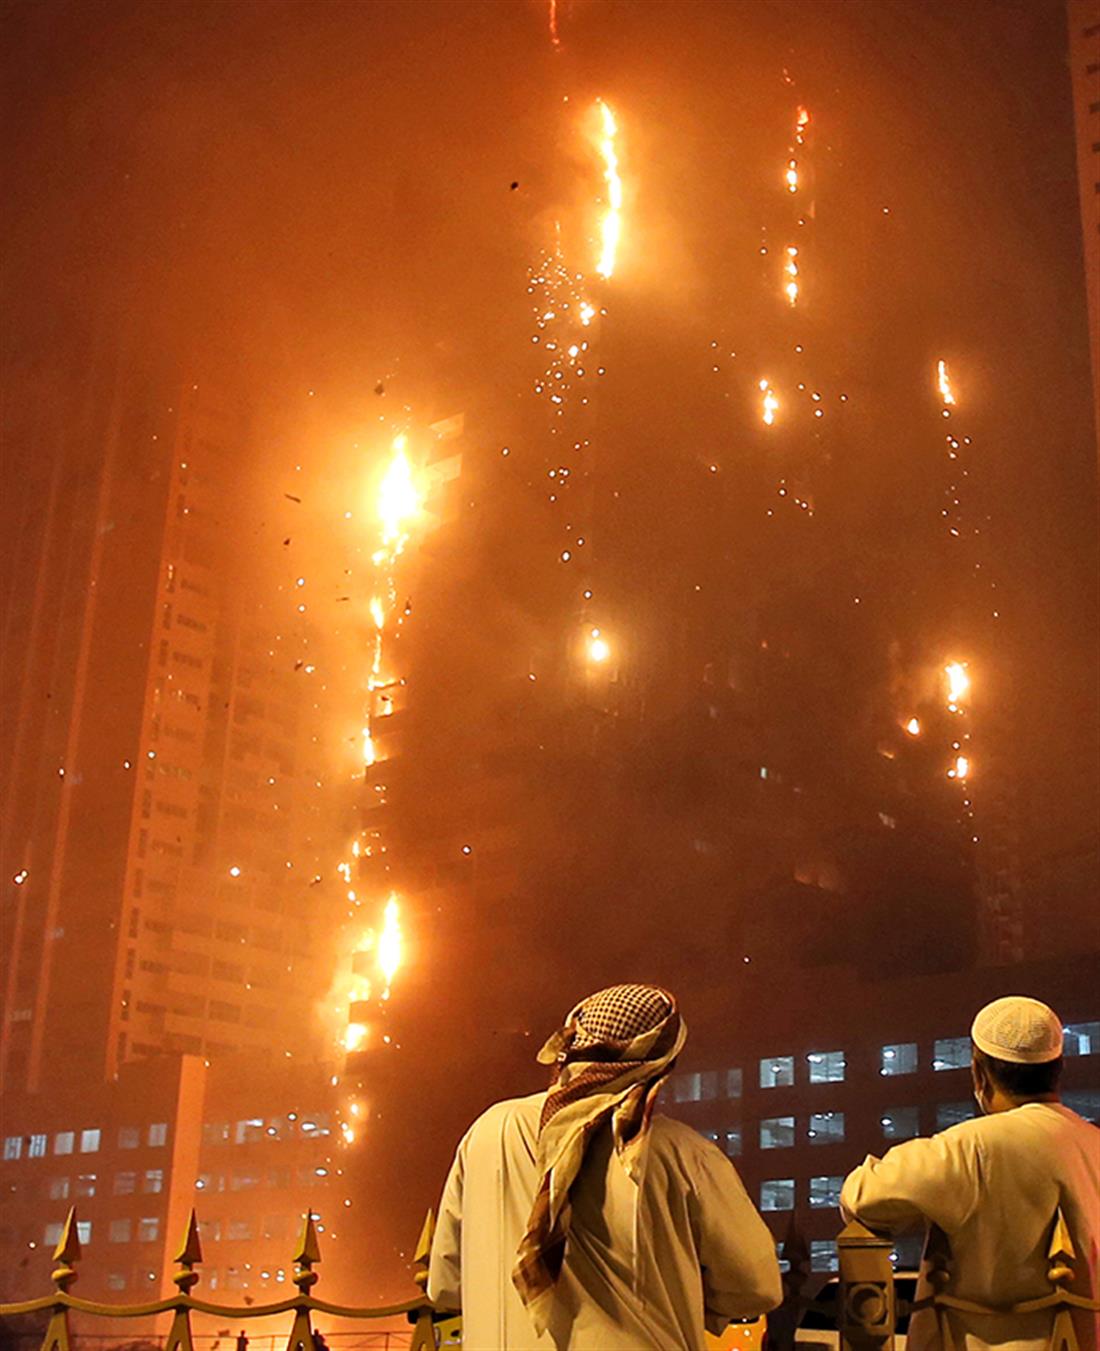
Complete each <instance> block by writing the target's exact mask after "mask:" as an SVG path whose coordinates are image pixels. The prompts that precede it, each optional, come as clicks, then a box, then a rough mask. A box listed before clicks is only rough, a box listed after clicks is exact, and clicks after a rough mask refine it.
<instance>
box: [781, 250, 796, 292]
mask: <svg viewBox="0 0 1100 1351" xmlns="http://www.w3.org/2000/svg"><path fill="white" fill-rule="evenodd" d="M797 259H798V250H797V249H796V248H795V246H794V245H793V244H788V245H787V261H786V262H785V263H784V264H783V271H784V272H785V273H786V275H787V283H786V285H785V286H784V287H783V291H784V293H785V294H786V297H787V302H788V304H790V305H796V304H797V303H798V262H797Z"/></svg>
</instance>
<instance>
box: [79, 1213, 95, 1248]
mask: <svg viewBox="0 0 1100 1351" xmlns="http://www.w3.org/2000/svg"><path fill="white" fill-rule="evenodd" d="M76 1236H77V1238H78V1239H79V1240H80V1242H81V1243H82V1244H83V1245H84V1246H85V1247H87V1246H88V1244H89V1243H91V1241H92V1222H91V1220H77V1222H76Z"/></svg>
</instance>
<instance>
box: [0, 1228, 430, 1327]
mask: <svg viewBox="0 0 1100 1351" xmlns="http://www.w3.org/2000/svg"><path fill="white" fill-rule="evenodd" d="M434 1228H435V1222H434V1220H433V1217H432V1214H431V1212H430V1211H429V1213H428V1215H427V1218H426V1219H425V1221H424V1227H423V1228H422V1229H421V1231H420V1238H419V1240H418V1242H417V1245H416V1251H415V1252H414V1254H413V1266H414V1273H413V1280H414V1281H415V1283H416V1284H417V1285H418V1286H419V1287H420V1294H419V1295H417V1296H416V1297H415V1298H414V1299H409V1300H405V1301H404V1302H403V1303H400V1304H383V1305H376V1306H373V1307H370V1308H361V1307H357V1306H355V1305H349V1304H334V1303H331V1302H330V1301H329V1300H325V1299H318V1298H317V1296H316V1295H315V1294H314V1293H313V1287H314V1286H315V1285H316V1284H317V1281H318V1279H319V1275H318V1273H317V1272H316V1271H314V1267H315V1266H317V1264H318V1263H319V1262H320V1260H321V1248H320V1244H319V1242H318V1239H317V1230H316V1227H315V1226H314V1223H313V1217H312V1216H311V1215H310V1216H307V1217H306V1219H305V1221H304V1222H303V1225H302V1232H301V1237H300V1238H299V1240H298V1246H297V1248H296V1249H295V1252H294V1257H293V1262H294V1275H293V1283H294V1285H296V1286H297V1287H298V1292H297V1294H296V1295H292V1296H290V1297H289V1298H287V1299H283V1300H279V1301H278V1302H277V1303H275V1304H258V1305H257V1304H250V1305H245V1306H234V1305H230V1304H213V1303H211V1302H210V1301H209V1300H205V1299H201V1298H199V1297H198V1296H196V1295H195V1294H193V1293H192V1291H193V1290H194V1288H195V1286H196V1285H197V1284H198V1283H199V1280H200V1273H199V1272H198V1271H196V1270H195V1268H196V1267H197V1266H199V1265H200V1264H201V1262H202V1243H201V1242H200V1239H199V1226H198V1221H197V1219H196V1217H195V1212H194V1211H193V1210H192V1211H191V1215H190V1218H189V1220H188V1223H187V1232H186V1234H185V1235H184V1239H183V1243H182V1245H181V1246H180V1250H179V1252H178V1253H177V1254H176V1256H175V1258H174V1259H173V1260H174V1262H175V1264H176V1266H177V1270H176V1272H175V1273H174V1275H173V1276H172V1280H173V1283H174V1284H175V1286H176V1290H177V1293H176V1294H174V1295H169V1296H168V1297H167V1298H166V1299H159V1300H153V1301H151V1302H149V1303H145V1304H100V1303H98V1302H97V1301H94V1300H89V1299H80V1298H79V1297H78V1296H76V1295H72V1294H70V1293H69V1290H70V1287H71V1286H72V1285H73V1283H74V1281H75V1280H76V1278H77V1264H78V1262H79V1261H80V1255H81V1248H80V1236H79V1233H78V1231H77V1220H76V1207H75V1206H73V1207H72V1208H71V1209H70V1211H69V1214H68V1217H67V1218H66V1220H65V1223H64V1225H63V1226H62V1230H61V1237H60V1239H59V1240H58V1243H57V1247H56V1248H55V1249H54V1253H53V1260H54V1262H55V1264H56V1265H55V1267H54V1270H53V1274H52V1277H51V1279H52V1281H53V1284H54V1289H53V1290H52V1291H51V1292H50V1293H49V1294H47V1295H43V1296H42V1297H41V1298H40V1299H30V1300H25V1301H23V1302H22V1303H19V1304H0V1318H15V1317H18V1316H20V1315H25V1314H36V1313H37V1314H41V1313H46V1314H48V1315H49V1321H48V1322H47V1324H46V1335H45V1336H44V1338H43V1339H42V1347H41V1351H72V1348H73V1335H72V1328H71V1325H70V1315H71V1314H74V1313H75V1314H87V1315H90V1316H91V1317H93V1318H122V1319H124V1318H151V1317H156V1316H157V1315H161V1314H171V1315H172V1321H171V1326H170V1328H169V1330H168V1336H167V1338H166V1340H165V1342H164V1351H195V1341H194V1335H193V1333H192V1328H191V1315H192V1314H210V1315H213V1316H215V1317H218V1318H220V1319H224V1320H228V1321H230V1322H233V1323H239V1322H251V1321H252V1320H254V1319H257V1318H271V1317H274V1316H276V1315H278V1314H293V1320H292V1323H291V1328H290V1336H289V1340H288V1341H287V1351H318V1348H320V1347H323V1346H324V1345H325V1343H324V1340H323V1339H322V1338H320V1337H319V1336H318V1335H317V1334H315V1332H314V1328H313V1321H312V1320H313V1316H314V1315H315V1314H327V1315H329V1316H331V1317H336V1318H346V1319H351V1320H353V1321H357V1322H378V1321H380V1320H383V1319H395V1318H401V1317H402V1316H403V1317H405V1318H406V1319H407V1320H408V1322H410V1323H411V1324H412V1334H411V1341H410V1342H409V1344H408V1348H409V1351H436V1337H435V1331H434V1328H433V1322H434V1310H433V1306H432V1303H431V1301H430V1300H429V1299H428V1297H427V1295H426V1293H425V1288H426V1286H427V1282H428V1256H429V1254H430V1252H431V1246H432V1233H433V1231H434Z"/></svg>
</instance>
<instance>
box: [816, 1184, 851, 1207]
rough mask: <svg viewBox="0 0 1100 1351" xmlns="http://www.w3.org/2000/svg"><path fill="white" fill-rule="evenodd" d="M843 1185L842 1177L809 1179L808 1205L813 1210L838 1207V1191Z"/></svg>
mask: <svg viewBox="0 0 1100 1351" xmlns="http://www.w3.org/2000/svg"><path fill="white" fill-rule="evenodd" d="M843 1185H844V1178H843V1177H812V1178H810V1205H811V1206H812V1207H813V1208H814V1209H815V1210H820V1209H822V1207H825V1206H829V1207H832V1206H838V1205H840V1189H841V1187H842V1186H843Z"/></svg>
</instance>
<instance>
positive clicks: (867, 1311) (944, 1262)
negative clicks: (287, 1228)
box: [0, 1207, 1100, 1351]
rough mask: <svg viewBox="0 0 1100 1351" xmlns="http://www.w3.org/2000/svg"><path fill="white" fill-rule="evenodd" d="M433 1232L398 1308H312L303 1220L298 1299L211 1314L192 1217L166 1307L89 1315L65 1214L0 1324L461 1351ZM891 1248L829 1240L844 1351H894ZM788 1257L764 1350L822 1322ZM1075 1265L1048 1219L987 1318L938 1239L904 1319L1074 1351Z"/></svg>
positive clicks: (852, 1231) (188, 1350)
mask: <svg viewBox="0 0 1100 1351" xmlns="http://www.w3.org/2000/svg"><path fill="white" fill-rule="evenodd" d="M433 1229H434V1221H433V1218H432V1215H431V1214H430V1213H429V1214H428V1216H427V1218H426V1219H425V1221H424V1227H423V1229H422V1230H421V1233H420V1239H419V1241H418V1242H417V1245H416V1251H415V1253H414V1255H413V1265H414V1268H415V1270H414V1275H413V1280H414V1281H415V1283H416V1284H417V1285H418V1286H419V1287H420V1293H419V1294H418V1295H417V1296H416V1297H415V1298H413V1299H410V1300H406V1301H405V1302H404V1303H401V1304H386V1305H377V1306H373V1307H368V1308H361V1307H356V1306H354V1305H345V1304H333V1303H330V1302H328V1301H327V1300H323V1299H318V1298H317V1297H316V1296H315V1295H314V1294H313V1293H312V1292H313V1287H314V1286H315V1285H316V1284H317V1280H318V1275H317V1272H316V1271H314V1269H313V1268H314V1267H315V1266H316V1265H317V1263H318V1262H320V1260H321V1253H320V1248H319V1245H318V1241H317V1231H316V1229H315V1227H314V1224H313V1218H312V1216H309V1217H307V1218H306V1220H305V1222H304V1224H303V1226H302V1233H301V1238H300V1239H299V1242H298V1246H297V1249H296V1251H295V1253H294V1258H293V1261H294V1278H293V1281H294V1284H295V1285H296V1286H297V1294H296V1295H294V1296H292V1297H291V1298H289V1299H284V1300H280V1301H279V1302H278V1303H275V1304H262V1305H247V1306H239V1307H238V1306H233V1305H223V1304H212V1303H210V1302H209V1301H207V1300H204V1299H199V1298H197V1297H196V1296H195V1295H194V1294H192V1290H193V1289H194V1287H195V1285H197V1284H198V1281H199V1273H198V1272H197V1271H196V1270H195V1267H196V1266H198V1265H199V1264H200V1263H201V1262H202V1247H201V1244H200V1242H199V1230H198V1222H197V1220H196V1218H195V1212H194V1211H193V1210H192V1212H191V1216H190V1219H189V1221H188V1225H187V1233H186V1235H185V1237H184V1241H183V1244H182V1246H181V1247H180V1250H179V1252H178V1253H177V1255H176V1257H175V1259H174V1260H175V1262H176V1265H177V1267H178V1270H177V1271H176V1273H175V1275H174V1276H173V1277H172V1279H173V1281H174V1283H175V1285H176V1288H177V1293H176V1294H175V1295H172V1296H170V1297H168V1298H167V1299H161V1300H156V1301H153V1302H151V1303H145V1304H99V1303H96V1302H94V1301H92V1300H85V1299H79V1298H77V1297H76V1296H75V1295H72V1294H70V1293H69V1288H70V1286H71V1285H72V1284H73V1282H74V1281H75V1280H76V1277H77V1263H78V1262H79V1260H80V1239H79V1236H78V1233H77V1223H76V1208H75V1207H73V1208H72V1209H71V1210H70V1211H69V1214H68V1218H67V1219H66V1221H65V1225H64V1227H63V1229H62V1232H61V1237H60V1240H59V1241H58V1244H57V1247H56V1249H55V1250H54V1254H53V1258H54V1262H55V1263H56V1266H55V1268H54V1271H53V1275H52V1280H53V1284H54V1289H53V1290H52V1291H51V1292H50V1293H48V1294H46V1295H43V1296H42V1297H41V1298H39V1299H32V1300H26V1301H24V1302H23V1303H19V1304H0V1318H5V1319H10V1318H17V1317H19V1316H20V1315H34V1314H45V1315H47V1316H48V1322H47V1324H46V1333H45V1337H44V1338H43V1339H42V1341H41V1344H40V1348H41V1351H78V1343H79V1351H84V1349H85V1348H86V1351H93V1348H94V1347H97V1346H99V1345H102V1346H104V1347H105V1346H106V1344H107V1343H108V1342H110V1343H112V1344H113V1345H114V1346H115V1347H116V1348H117V1347H119V1346H120V1345H127V1344H126V1343H125V1339H122V1340H121V1341H120V1339H119V1338H118V1337H117V1336H116V1337H109V1336H107V1335H104V1336H102V1337H101V1336H100V1335H99V1334H90V1335H82V1336H81V1337H80V1338H79V1339H77V1338H74V1335H73V1331H72V1328H71V1324H70V1315H71V1314H74V1313H77V1314H86V1315H91V1316H92V1317H93V1318H112V1319H128V1318H150V1317H155V1316H157V1315H169V1314H170V1315H171V1326H170V1328H169V1330H168V1333H167V1336H166V1337H161V1336H158V1337H155V1338H152V1337H142V1338H140V1339H139V1338H135V1339H134V1340H133V1341H132V1342H131V1343H129V1344H128V1345H129V1347H130V1348H131V1351H154V1349H155V1351H160V1348H163V1351H280V1348H281V1347H284V1346H285V1351H398V1348H400V1349H401V1351H406V1348H407V1351H437V1348H439V1347H452V1346H453V1347H457V1346H460V1345H461V1323H460V1320H459V1319H457V1318H448V1319H446V1320H445V1321H439V1317H440V1316H439V1315H437V1314H436V1312H435V1310H434V1308H433V1306H432V1303H431V1301H430V1300H429V1299H428V1297H427V1294H426V1293H425V1287H426V1285H427V1277H428V1256H429V1253H430V1251H431V1242H432V1233H433ZM891 1247H892V1240H891V1239H888V1238H883V1237H881V1236H879V1235H877V1234H874V1233H872V1232H871V1230H870V1229H867V1228H865V1227H864V1226H863V1225H862V1224H859V1223H856V1222H853V1223H851V1224H849V1225H847V1226H846V1227H845V1228H844V1229H843V1230H842V1231H841V1233H840V1234H839V1235H838V1237H837V1253H838V1265H839V1280H838V1288H837V1303H836V1306H835V1313H836V1327H837V1331H838V1333H839V1341H840V1346H841V1348H843V1351H893V1348H894V1342H895V1328H896V1326H897V1316H898V1299H897V1296H896V1292H895V1287H894V1272H893V1268H892V1266H891V1264H890V1249H891ZM785 1251H786V1250H785ZM787 1255H788V1258H789V1259H793V1260H791V1267H790V1272H789V1273H788V1276H787V1278H786V1279H785V1282H784V1284H785V1298H784V1301H783V1304H782V1305H781V1307H780V1308H779V1309H777V1310H776V1311H775V1313H774V1314H772V1315H769V1319H768V1324H769V1328H768V1331H769V1344H770V1345H771V1347H773V1348H775V1351H782V1349H783V1348H785V1347H790V1346H793V1345H794V1334H795V1330H796V1328H797V1327H798V1325H799V1323H800V1322H801V1321H802V1318H803V1317H804V1315H805V1313H806V1311H807V1310H809V1309H817V1310H819V1311H820V1309H821V1308H822V1306H820V1305H818V1304H815V1302H814V1301H813V1300H811V1299H809V1298H807V1297H806V1296H805V1293H804V1291H805V1287H806V1284H807V1282H808V1279H809V1274H810V1273H809V1270H808V1265H807V1264H805V1263H801V1262H799V1260H798V1259H797V1256H796V1254H794V1253H790V1252H788V1253H787ZM1076 1258H1077V1254H1076V1252H1075V1250H1074V1245H1073V1240H1072V1238H1071V1236H1070V1233H1069V1229H1068V1227H1067V1225H1066V1222H1065V1218H1064V1217H1063V1215H1062V1211H1061V1210H1060V1209H1059V1210H1058V1211H1057V1212H1056V1214H1055V1215H1054V1217H1053V1220H1052V1226H1051V1235H1050V1240H1049V1243H1048V1245H1047V1279H1048V1280H1049V1282H1050V1291H1049V1293H1047V1294H1045V1295H1043V1296H1041V1297H1039V1298H1036V1299H1030V1300H1026V1301H1023V1302H1021V1303H1018V1304H1014V1305H1012V1306H1010V1307H1008V1308H990V1307H987V1306H985V1305H981V1304H975V1303H974V1302H972V1301H970V1300H964V1299H959V1298H957V1297H956V1296H954V1295H951V1294H949V1293H948V1287H949V1286H950V1283H951V1255H950V1248H949V1246H948V1244H947V1241H946V1237H945V1236H944V1235H942V1234H939V1232H938V1231H934V1236H933V1241H932V1242H931V1243H930V1244H929V1246H928V1249H927V1251H926V1256H925V1261H926V1275H927V1285H928V1289H929V1291H930V1293H928V1294H925V1295H921V1296H920V1297H918V1298H916V1299H915V1300H913V1301H912V1302H910V1303H909V1305H908V1308H907V1310H906V1312H908V1313H917V1312H920V1311H924V1310H930V1311H931V1312H932V1315H933V1317H934V1319H935V1321H936V1323H937V1327H938V1333H939V1339H940V1344H941V1346H942V1347H943V1349H944V1351H955V1348H956V1347H957V1346H958V1345H959V1344H960V1342H959V1339H958V1337H957V1336H956V1335H955V1331H954V1326H955V1323H956V1319H957V1318H959V1317H960V1316H961V1318H962V1319H963V1320H966V1321H968V1322H971V1321H972V1320H974V1319H977V1320H978V1326H980V1323H981V1319H982V1318H983V1317H986V1316H988V1317H997V1316H1000V1317H1004V1316H1005V1315H1020V1316H1024V1315H1031V1314H1036V1313H1042V1312H1048V1311H1049V1313H1050V1317H1051V1325H1050V1336H1049V1340H1048V1342H1047V1351H1079V1343H1078V1338H1077V1334H1076V1330H1075V1328H1074V1323H1073V1310H1075V1309H1078V1310H1081V1311H1083V1312H1086V1313H1090V1314H1092V1315H1094V1316H1095V1315H1096V1314H1097V1313H1100V1300H1097V1299H1095V1298H1088V1297H1086V1296H1084V1295H1077V1294H1074V1293H1072V1292H1071V1291H1070V1289H1069V1286H1070V1285H1071V1284H1072V1283H1073V1280H1074V1275H1075V1272H1074V1264H1075V1262H1076ZM192 1314H208V1315H213V1316H215V1317H217V1318H218V1319H220V1320H222V1321H224V1322H226V1323H227V1324H228V1325H229V1327H241V1326H242V1324H243V1325H247V1326H249V1327H251V1326H252V1325H253V1324H254V1322H255V1320H256V1319H264V1318H272V1317H275V1316H277V1315H280V1314H289V1315H292V1322H291V1329H290V1336H289V1339H288V1340H285V1341H284V1336H285V1334H281V1333H279V1332H272V1333H266V1332H261V1333H256V1332H244V1331H242V1332H240V1333H237V1334H234V1333H232V1332H228V1333H227V1332H223V1333H219V1334H217V1335H214V1334H203V1333H197V1334H196V1333H195V1332H194V1331H193V1329H192V1326H191V1316H192ZM317 1314H324V1315H327V1316H329V1317H334V1318H340V1319H348V1320H351V1321H353V1322H356V1323H363V1324H369V1323H372V1322H374V1323H377V1322H380V1321H383V1320H387V1319H391V1320H392V1319H395V1318H401V1317H404V1318H405V1319H406V1320H407V1321H408V1323H409V1324H410V1325H411V1329H410V1331H409V1332H394V1331H392V1330H390V1329H371V1328H369V1327H364V1328H362V1329H361V1330H356V1331H353V1332H338V1333H337V1332H333V1333H330V1334H328V1335H321V1334H319V1333H318V1332H317V1330H316V1329H315V1328H314V1325H313V1319H314V1316H315V1315H317ZM330 1338H331V1341H330Z"/></svg>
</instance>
